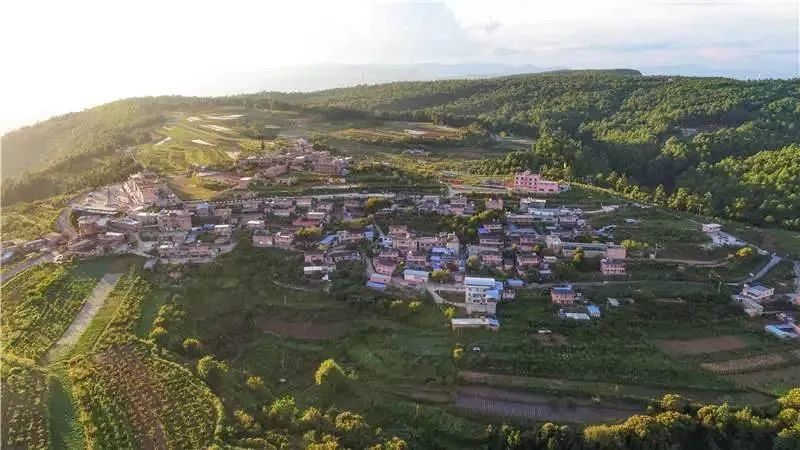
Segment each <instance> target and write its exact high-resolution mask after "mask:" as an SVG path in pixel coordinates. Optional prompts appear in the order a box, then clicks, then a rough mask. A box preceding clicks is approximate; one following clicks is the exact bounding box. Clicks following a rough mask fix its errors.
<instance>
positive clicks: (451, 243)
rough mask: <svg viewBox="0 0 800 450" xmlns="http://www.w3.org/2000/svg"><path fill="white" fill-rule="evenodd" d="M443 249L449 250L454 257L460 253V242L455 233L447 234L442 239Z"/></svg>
mask: <svg viewBox="0 0 800 450" xmlns="http://www.w3.org/2000/svg"><path fill="white" fill-rule="evenodd" d="M444 241H445V247H447V248H448V249H450V250H451V251H452V252H453V254H454V255H458V254H460V253H461V241H460V240H459V239H458V236H456V234H455V233H447V235H446V236H445V237H444Z"/></svg>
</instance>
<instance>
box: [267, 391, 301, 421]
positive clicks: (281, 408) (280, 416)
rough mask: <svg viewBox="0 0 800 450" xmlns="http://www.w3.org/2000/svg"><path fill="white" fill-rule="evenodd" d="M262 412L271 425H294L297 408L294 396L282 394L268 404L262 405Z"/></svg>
mask: <svg viewBox="0 0 800 450" xmlns="http://www.w3.org/2000/svg"><path fill="white" fill-rule="evenodd" d="M263 412H264V415H265V416H267V419H268V420H269V422H270V424H272V425H273V426H277V427H281V428H288V427H290V426H292V425H294V423H295V420H296V418H297V412H298V409H297V405H296V404H295V402H294V397H292V396H291V395H284V396H283V397H280V398H277V399H275V400H274V401H273V402H272V403H271V404H270V405H269V406H264V408H263Z"/></svg>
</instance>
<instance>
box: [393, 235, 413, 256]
mask: <svg viewBox="0 0 800 450" xmlns="http://www.w3.org/2000/svg"><path fill="white" fill-rule="evenodd" d="M392 248H396V249H398V250H400V251H402V252H408V251H409V250H416V249H417V240H416V239H414V238H413V237H411V235H406V236H404V237H401V236H393V237H392Z"/></svg>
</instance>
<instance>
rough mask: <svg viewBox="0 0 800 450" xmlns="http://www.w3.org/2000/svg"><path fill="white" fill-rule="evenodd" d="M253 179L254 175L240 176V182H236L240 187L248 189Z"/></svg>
mask: <svg viewBox="0 0 800 450" xmlns="http://www.w3.org/2000/svg"><path fill="white" fill-rule="evenodd" d="M252 181H253V177H241V178H239V182H238V183H237V184H236V187H237V188H239V189H247V188H249V187H250V183H251V182H252Z"/></svg>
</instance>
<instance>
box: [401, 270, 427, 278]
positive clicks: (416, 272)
mask: <svg viewBox="0 0 800 450" xmlns="http://www.w3.org/2000/svg"><path fill="white" fill-rule="evenodd" d="M406 275H411V276H412V277H427V276H428V271H427V270H413V269H406V270H404V271H403V276H406Z"/></svg>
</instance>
